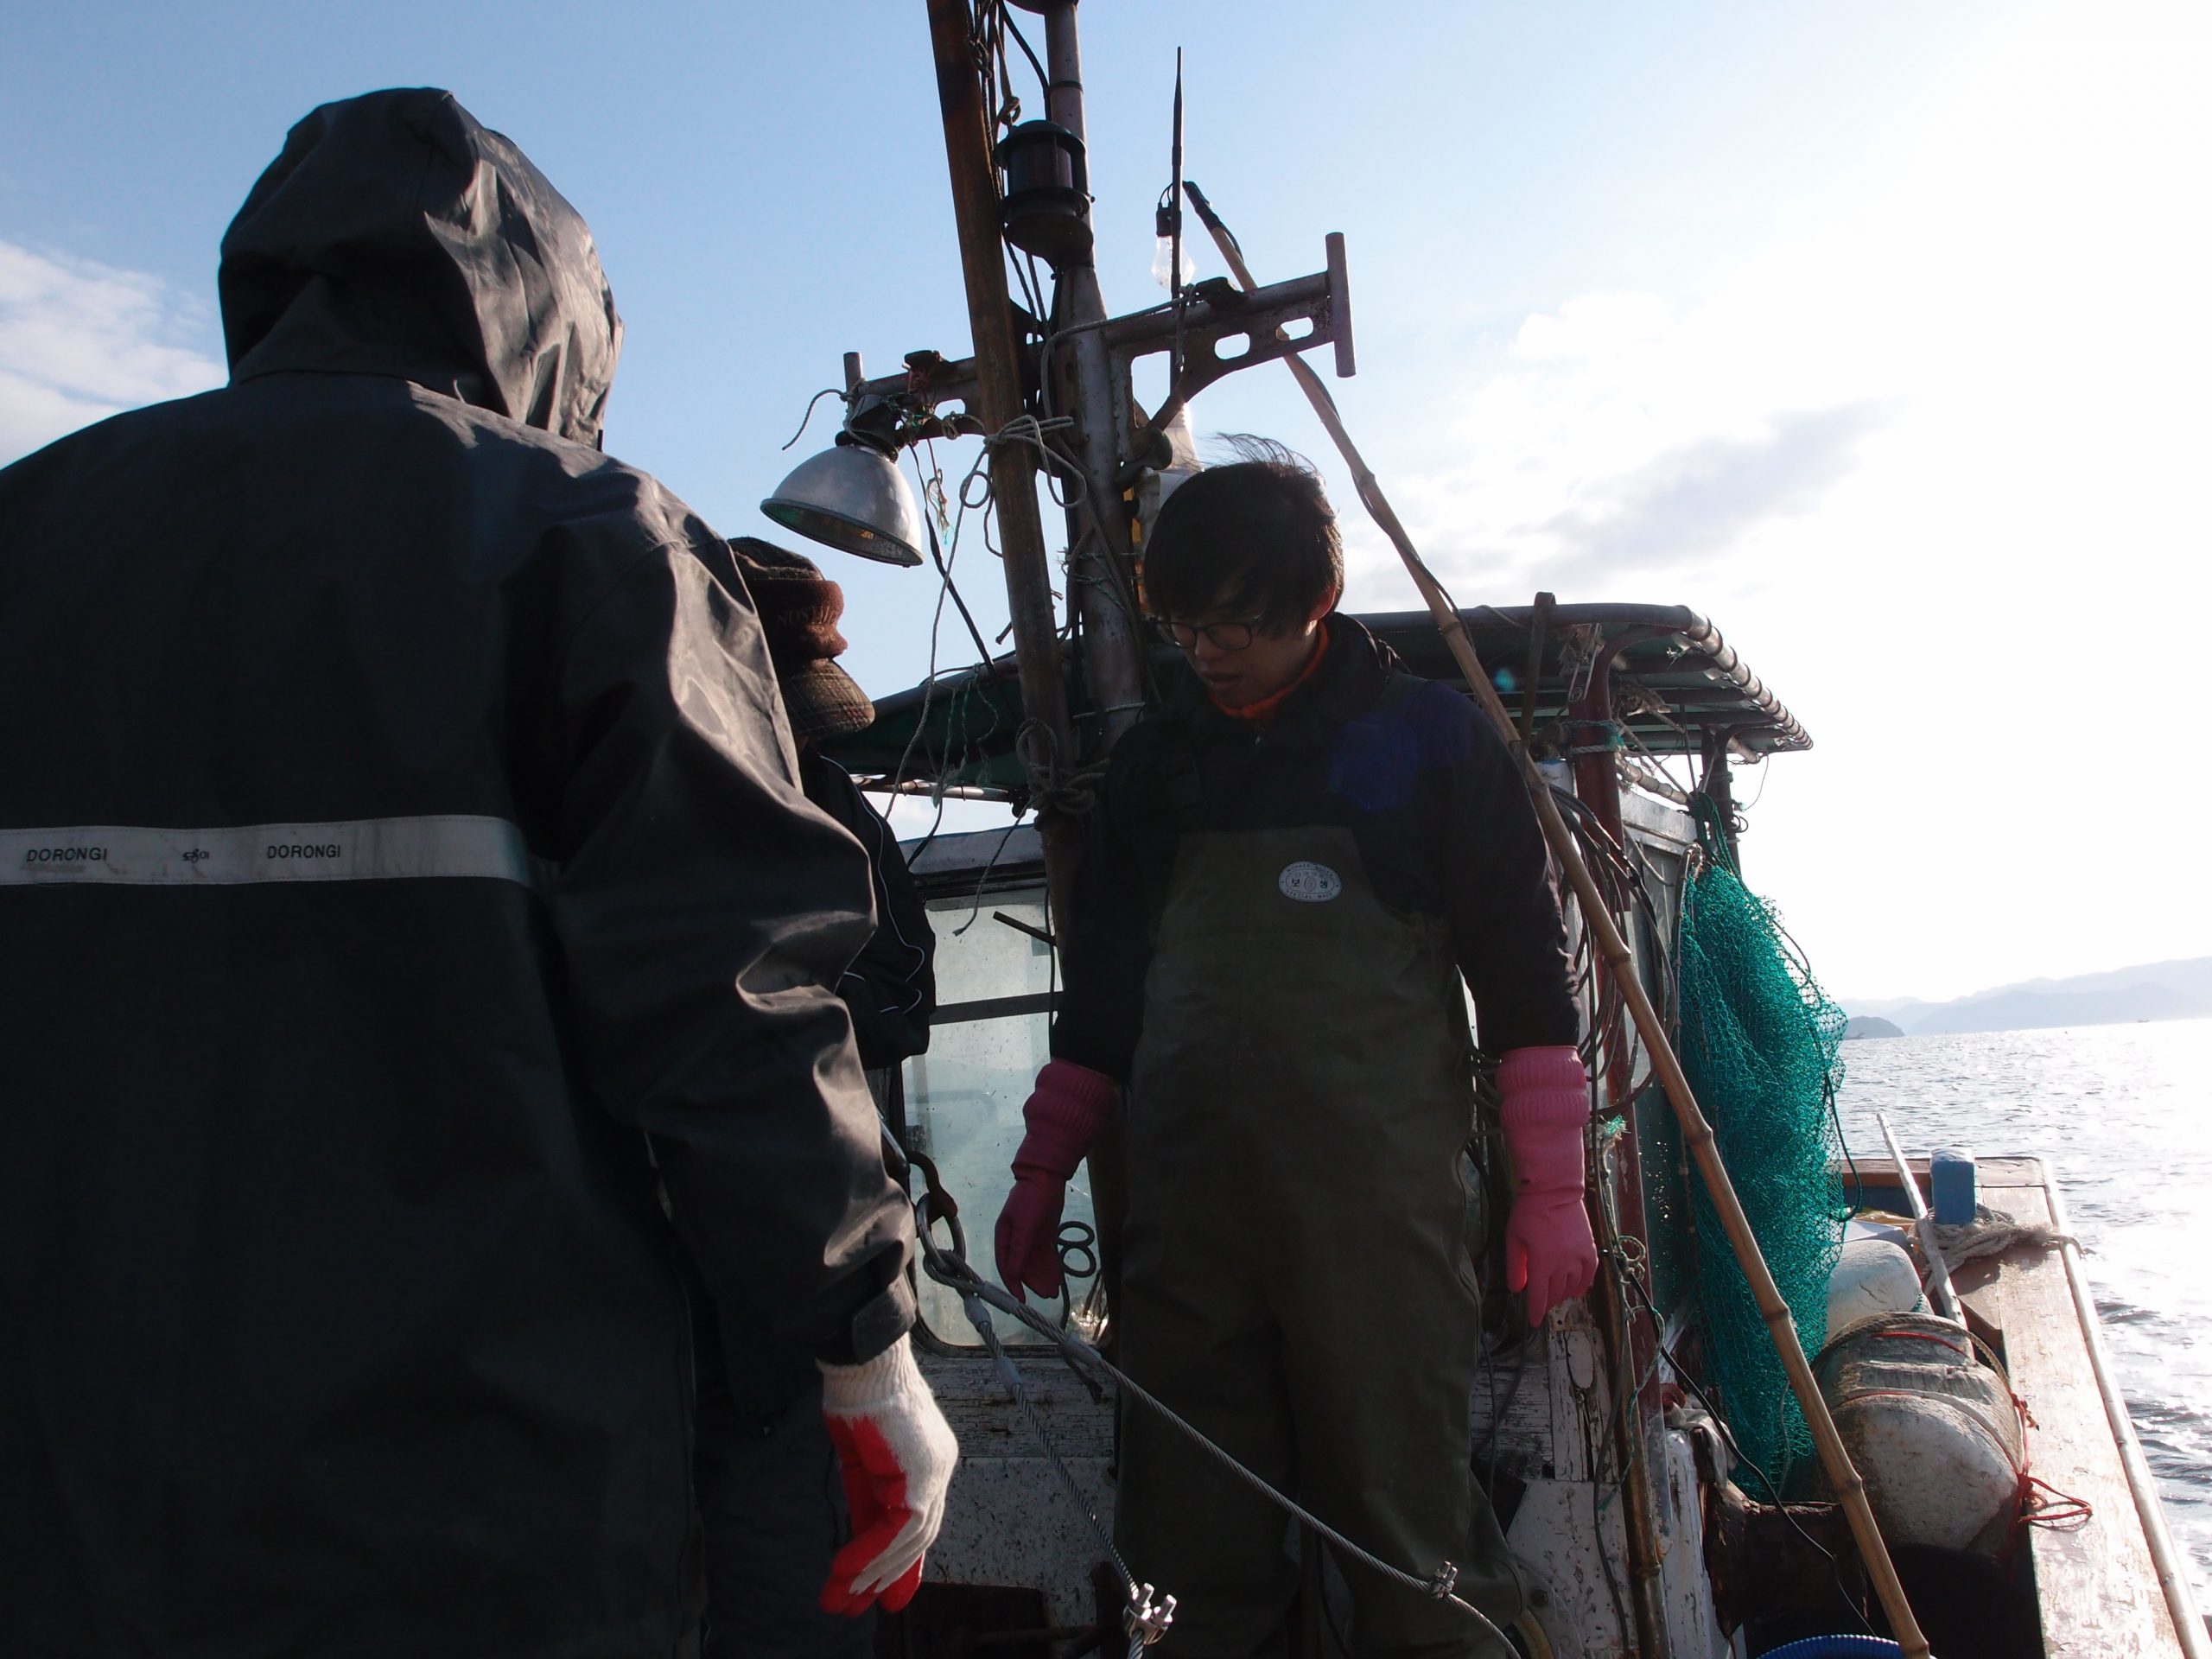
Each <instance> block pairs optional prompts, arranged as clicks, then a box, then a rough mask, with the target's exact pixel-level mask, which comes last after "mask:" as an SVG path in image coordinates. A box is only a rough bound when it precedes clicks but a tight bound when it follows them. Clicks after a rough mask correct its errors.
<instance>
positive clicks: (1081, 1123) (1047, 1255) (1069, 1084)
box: [993, 1060, 1122, 1300]
mask: <svg viewBox="0 0 2212 1659" xmlns="http://www.w3.org/2000/svg"><path fill="white" fill-rule="evenodd" d="M1121 1096H1122V1090H1121V1088H1120V1086H1119V1085H1118V1084H1116V1083H1115V1081H1114V1079H1113V1078H1111V1077H1108V1076H1107V1075H1106V1074H1105V1073H1104V1072H1103V1071H1092V1070H1091V1069H1090V1067H1089V1066H1085V1065H1077V1064H1076V1063H1075V1062H1074V1061H1072V1060H1052V1061H1048V1062H1047V1063H1046V1066H1045V1069H1044V1070H1043V1071H1039V1073H1038V1074H1037V1087H1036V1090H1035V1091H1034V1092H1033V1093H1032V1094H1031V1095H1030V1096H1029V1101H1028V1103H1027V1105H1025V1106H1024V1107H1023V1108H1022V1109H1021V1118H1022V1122H1025V1123H1027V1125H1028V1126H1029V1133H1028V1134H1027V1135H1024V1136H1023V1137H1022V1139H1021V1147H1020V1150H1019V1151H1017V1152H1016V1153H1015V1154H1014V1191H1012V1192H1009V1193H1007V1195H1006V1206H1005V1208H1003V1209H1001V1211H999V1225H998V1233H997V1236H996V1237H995V1240H994V1241H993V1242H994V1243H995V1246H996V1251H995V1253H996V1255H997V1257H998V1264H999V1282H1000V1283H1001V1284H1003V1285H1004V1286H1005V1287H1007V1289H1008V1290H1010V1291H1012V1292H1013V1293H1014V1294H1015V1295H1016V1296H1020V1295H1021V1287H1023V1286H1024V1285H1027V1286H1028V1287H1029V1288H1030V1289H1032V1290H1033V1291H1035V1292H1036V1293H1037V1294H1039V1295H1040V1296H1057V1295H1058V1294H1060V1249H1059V1243H1060V1209H1061V1206H1062V1205H1064V1204H1065V1203H1066V1201H1067V1186H1068V1180H1069V1178H1070V1177H1071V1176H1072V1175H1074V1173H1075V1170H1076V1166H1077V1164H1080V1163H1081V1162H1082V1161H1083V1157H1084V1154H1085V1153H1087V1152H1089V1151H1090V1148H1091V1147H1092V1146H1093V1145H1094V1144H1095V1143H1096V1141H1097V1139H1098V1136H1099V1133H1100V1131H1102V1130H1103V1129H1104V1128H1105V1127H1106V1120H1107V1119H1108V1118H1109V1116H1112V1115H1113V1111H1114V1108H1115V1105H1116V1103H1118V1102H1119V1101H1120V1099H1121ZM1024 1300H1027V1299H1026V1298H1025V1299H1024Z"/></svg>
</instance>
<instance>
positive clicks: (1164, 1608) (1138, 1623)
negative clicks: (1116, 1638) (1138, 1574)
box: [1122, 1584, 1175, 1648]
mask: <svg viewBox="0 0 2212 1659" xmlns="http://www.w3.org/2000/svg"><path fill="white" fill-rule="evenodd" d="M1152 1598H1153V1588H1152V1586H1150V1585H1148V1584H1133V1585H1131V1586H1129V1605H1128V1607H1127V1608H1126V1609H1125V1610H1124V1611H1122V1628H1123V1629H1124V1630H1127V1631H1128V1634H1129V1640H1130V1641H1131V1642H1132V1643H1136V1644H1137V1645H1138V1646H1141V1647H1147V1648H1148V1647H1150V1646H1151V1645H1152V1644H1153V1643H1155V1642H1157V1641H1159V1640H1160V1637H1163V1636H1165V1635H1166V1634H1167V1627H1168V1626H1169V1625H1171V1624H1173V1623H1174V1622H1175V1598H1174V1597H1173V1596H1162V1597H1160V1599H1159V1600H1158V1601H1156V1602H1155V1601H1154V1600H1153V1599H1152Z"/></svg>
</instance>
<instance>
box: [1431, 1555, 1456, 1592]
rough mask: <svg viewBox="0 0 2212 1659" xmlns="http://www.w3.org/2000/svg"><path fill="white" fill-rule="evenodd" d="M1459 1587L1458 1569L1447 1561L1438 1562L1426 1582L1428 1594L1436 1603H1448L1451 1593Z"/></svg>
mask: <svg viewBox="0 0 2212 1659" xmlns="http://www.w3.org/2000/svg"><path fill="white" fill-rule="evenodd" d="M1458 1588H1459V1568H1458V1567H1454V1566H1452V1563H1451V1562H1449V1561H1443V1562H1440V1563H1439V1564H1438V1566H1437V1569H1436V1571H1435V1572H1434V1573H1433V1574H1432V1575H1431V1576H1430V1578H1429V1580H1428V1593H1429V1594H1430V1595H1431V1596H1432V1597H1433V1598H1434V1599H1436V1600H1438V1601H1449V1600H1451V1599H1452V1592H1453V1591H1454V1590H1457V1589H1458Z"/></svg>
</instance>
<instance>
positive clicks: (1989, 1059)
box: [1838, 1020, 2212, 1608]
mask: <svg viewBox="0 0 2212 1659" xmlns="http://www.w3.org/2000/svg"><path fill="white" fill-rule="evenodd" d="M1843 1059H1844V1085H1843V1090H1842V1093H1841V1096H1840V1099H1839V1102H1838V1105H1839V1109H1840V1113H1841V1116H1842V1119H1843V1128H1844V1133H1845V1135H1846V1137H1847V1141H1848V1142H1849V1144H1850V1146H1851V1148H1852V1150H1853V1152H1856V1153H1863V1154H1878V1153H1880V1152H1881V1151H1882V1150H1883V1146H1882V1136H1881V1132H1880V1130H1879V1129H1878V1128H1876V1126H1875V1123H1874V1114H1875V1113H1876V1112H1878V1111H1880V1112H1885V1113H1887V1114H1888V1115H1889V1120H1890V1123H1891V1127H1892V1128H1895V1129H1896V1130H1897V1139H1898V1141H1900V1142H1901V1143H1903V1145H1904V1148H1905V1150H1906V1152H1907V1153H1909V1154H1919V1153H1926V1152H1929V1151H1930V1150H1932V1149H1934V1148H1936V1147H1953V1148H1956V1149H1959V1150H1962V1151H1963V1150H1970V1151H1972V1152H1974V1154H1977V1155H1978V1156H1980V1157H1985V1158H1990V1157H2004V1156H2011V1155H2023V1154H2024V1155H2032V1156H2036V1157H2041V1158H2044V1159H2045V1160H2049V1163H2050V1169H2051V1173H2053V1175H2054V1176H2055V1177H2056V1179H2057V1183H2058V1185H2059V1189H2060V1192H2062V1194H2063V1197H2064V1199H2065V1203H2066V1208H2067V1211H2068V1219H2069V1222H2070V1223H2071V1225H2072V1230H2073V1233H2074V1236H2075V1237H2076V1238H2078V1239H2080V1240H2081V1242H2082V1245H2083V1247H2084V1249H2085V1250H2086V1252H2087V1255H2086V1257H2085V1260H2084V1265H2085V1266H2086V1268H2088V1276H2089V1283H2090V1285H2091V1287H2092V1288H2093V1289H2094V1292H2095V1294H2096V1300H2097V1311H2098V1313H2099V1314H2100V1315H2101V1318H2102V1319H2103V1323H2104V1335H2105V1343H2106V1345H2107V1348H2108V1349H2109V1350H2110V1351H2111V1354H2112V1360H2113V1366H2114V1368H2115V1369H2116V1370H2118V1372H2119V1374H2120V1386H2121V1388H2122V1389H2123V1390H2124V1391H2125V1392H2126V1395H2127V1406H2128V1411H2129V1414H2130V1415H2132V1416H2133V1419H2134V1421H2135V1432H2136V1433H2137V1435H2138V1436H2139V1438H2140V1439H2141V1440H2142V1442H2143V1452H2144V1455H2145V1458H2146V1459H2148V1460H2149V1462H2150V1465H2151V1468H2152V1471H2153V1472H2154V1473H2155V1474H2156V1475H2157V1477H2158V1487H2159V1492H2160V1495H2161V1496H2162V1497H2164V1502H2165V1509H2166V1519H2167V1522H2168V1524H2169V1525H2170V1526H2171V1528H2172V1529H2173V1532H2174V1536H2175V1540H2176V1541H2177V1544H2178V1546H2179V1547H2180V1548H2181V1549H2182V1550H2183V1551H2184V1552H2185V1553H2186V1554H2188V1556H2189V1557H2190V1561H2191V1563H2192V1565H2193V1567H2194V1568H2195V1574H2194V1576H2195V1582H2196V1596H2197V1600H2198V1602H2199V1604H2200V1605H2202V1606H2205V1607H2208V1608H2212V1593H2209V1592H2212V1020H2171V1021H2165V1022H2161V1023H2158V1024H2147V1025H2133V1026H2090V1027H2075V1028H2072V1029H2069V1030H2063V1031H1999V1032H1983V1033H1972V1034H1968V1035H1962V1036H1950V1037H1897V1038H1883V1039H1867V1040H1863V1041H1859V1042H1852V1043H1846V1044H1845V1045H1844V1046H1843Z"/></svg>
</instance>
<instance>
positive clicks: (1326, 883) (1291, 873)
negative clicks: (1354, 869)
mask: <svg viewBox="0 0 2212 1659" xmlns="http://www.w3.org/2000/svg"><path fill="white" fill-rule="evenodd" d="M1275 886H1277V887H1281V889H1282V896H1283V897H1284V898H1286V899H1297V900H1298V902H1299V903H1300V904H1301V905H1319V904H1326V903H1327V902H1328V901H1329V900H1330V899H1333V898H1335V897H1336V896H1337V895H1338V893H1342V892H1343V891H1344V878H1343V877H1342V876H1340V875H1338V874H1337V873H1336V872H1335V871H1334V870H1332V869H1331V868H1329V867H1328V866H1327V865H1325V864H1316V863H1315V862H1313V860H1311V859H1307V858H1301V859H1300V860H1299V861H1298V862H1297V863H1295V864H1286V865H1285V866H1283V872H1282V874H1281V875H1279V876H1277V877H1276V878H1275Z"/></svg>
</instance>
